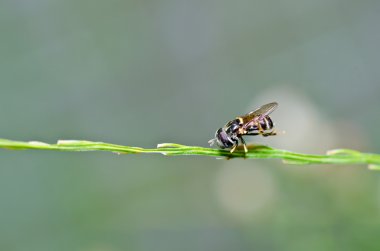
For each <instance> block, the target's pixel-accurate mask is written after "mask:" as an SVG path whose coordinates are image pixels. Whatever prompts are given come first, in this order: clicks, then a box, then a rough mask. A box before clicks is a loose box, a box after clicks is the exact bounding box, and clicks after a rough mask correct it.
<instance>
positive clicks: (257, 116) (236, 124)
mask: <svg viewBox="0 0 380 251" xmlns="http://www.w3.org/2000/svg"><path fill="white" fill-rule="evenodd" d="M277 106H278V104H277V102H272V103H269V104H266V105H263V106H261V107H259V108H258V109H256V110H254V111H252V112H250V113H247V114H245V115H243V116H239V117H237V118H236V119H234V120H231V121H229V122H228V123H227V124H226V125H225V126H224V127H222V128H219V129H218V130H217V131H216V133H215V138H213V139H211V140H209V141H208V143H209V144H210V145H211V146H212V145H213V144H215V143H216V144H217V145H218V146H219V147H220V148H222V149H224V148H231V150H230V152H231V153H232V152H233V151H235V149H236V147H237V146H238V145H239V140H240V141H241V143H242V144H243V147H244V151H245V152H248V149H247V146H246V144H245V141H244V139H243V137H242V136H243V135H252V136H254V135H262V136H264V137H267V136H274V135H276V131H275V130H274V128H273V127H274V124H273V121H272V119H271V118H270V117H269V114H271V113H272V112H273V111H274V110H275V109H276V108H277Z"/></svg>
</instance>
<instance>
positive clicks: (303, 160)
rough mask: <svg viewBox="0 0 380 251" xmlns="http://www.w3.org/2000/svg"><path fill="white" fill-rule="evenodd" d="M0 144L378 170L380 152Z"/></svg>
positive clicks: (4, 143) (12, 147)
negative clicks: (361, 165)
mask: <svg viewBox="0 0 380 251" xmlns="http://www.w3.org/2000/svg"><path fill="white" fill-rule="evenodd" d="M0 148H3V149H10V150H27V149H33V150H55V151H72V152H83V151H107V152H113V153H118V154H127V153H128V154H133V153H160V154H163V155H168V156H178V155H199V156H210V157H225V158H227V159H231V158H245V159H281V160H282V161H283V162H284V163H286V164H367V165H368V167H369V168H370V169H371V170H380V155H379V154H371V153H362V152H358V151H354V150H350V149H335V150H331V151H328V152H327V154H326V155H315V154H304V153H295V152H291V151H286V150H281V149H275V148H271V147H268V146H262V145H257V146H249V148H248V152H247V153H245V152H244V151H242V149H241V148H240V149H238V150H237V151H235V152H233V153H230V152H229V151H228V150H221V149H214V148H206V147H200V146H186V145H180V144H174V143H163V144H159V145H157V148H150V149H149V148H141V147H133V146H123V145H115V144H109V143H104V142H93V141H86V140H59V141H58V142H57V143H56V144H48V143H44V142H39V141H29V142H24V141H13V140H7V139H0Z"/></svg>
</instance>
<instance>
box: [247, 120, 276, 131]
mask: <svg viewBox="0 0 380 251" xmlns="http://www.w3.org/2000/svg"><path fill="white" fill-rule="evenodd" d="M258 123H260V126H261V128H262V130H263V131H264V133H268V132H271V131H272V129H273V121H272V119H271V118H270V117H269V116H268V115H267V116H264V117H262V118H261V119H258V120H257V121H256V123H255V124H253V125H252V126H251V127H250V128H247V131H248V134H249V135H258V134H260V130H259V127H258V125H257V124H258Z"/></svg>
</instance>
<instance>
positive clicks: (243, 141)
mask: <svg viewBox="0 0 380 251" xmlns="http://www.w3.org/2000/svg"><path fill="white" fill-rule="evenodd" d="M239 139H240V141H241V143H242V144H243V147H244V152H248V149H247V145H246V144H245V140H244V139H243V138H242V137H239Z"/></svg>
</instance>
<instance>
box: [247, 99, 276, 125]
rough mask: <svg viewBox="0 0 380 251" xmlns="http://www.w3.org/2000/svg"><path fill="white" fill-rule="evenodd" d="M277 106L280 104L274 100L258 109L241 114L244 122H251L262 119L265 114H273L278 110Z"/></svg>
mask: <svg viewBox="0 0 380 251" xmlns="http://www.w3.org/2000/svg"><path fill="white" fill-rule="evenodd" d="M277 106H278V103H277V102H272V103H269V104H265V105H263V106H260V107H259V108H257V109H256V110H254V111H252V112H250V113H248V114H246V115H243V116H241V118H242V119H243V124H247V123H249V122H251V121H252V120H253V119H260V118H262V117H264V116H267V115H269V114H271V113H272V112H273V111H274V110H276V108H277Z"/></svg>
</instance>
